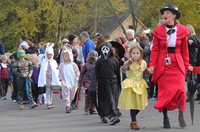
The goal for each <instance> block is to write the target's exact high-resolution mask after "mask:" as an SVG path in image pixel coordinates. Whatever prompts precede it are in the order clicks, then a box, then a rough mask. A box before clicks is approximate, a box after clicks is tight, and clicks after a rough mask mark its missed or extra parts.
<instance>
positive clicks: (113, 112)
mask: <svg viewBox="0 0 200 132" xmlns="http://www.w3.org/2000/svg"><path fill="white" fill-rule="evenodd" d="M100 54H101V57H100V58H99V59H98V60H97V62H96V65H95V72H96V76H97V80H98V112H99V116H100V118H101V121H102V123H107V119H106V117H108V118H109V120H110V125H115V124H116V123H119V122H120V119H119V118H118V109H117V104H118V98H119V92H120V66H119V62H118V60H117V59H116V58H115V57H114V56H113V52H112V45H111V43H109V42H106V43H104V44H103V45H102V46H101V48H100Z"/></svg>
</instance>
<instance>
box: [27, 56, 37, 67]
mask: <svg viewBox="0 0 200 132" xmlns="http://www.w3.org/2000/svg"><path fill="white" fill-rule="evenodd" d="M26 59H28V60H29V61H31V62H32V63H33V65H35V66H36V67H37V68H39V66H40V63H39V60H38V56H37V55H36V54H26Z"/></svg>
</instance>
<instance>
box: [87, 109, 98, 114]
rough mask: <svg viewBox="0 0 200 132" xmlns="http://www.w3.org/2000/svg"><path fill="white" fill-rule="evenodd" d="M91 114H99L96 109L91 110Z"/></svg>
mask: <svg viewBox="0 0 200 132" xmlns="http://www.w3.org/2000/svg"><path fill="white" fill-rule="evenodd" d="M89 114H97V111H96V110H95V109H90V113H89Z"/></svg>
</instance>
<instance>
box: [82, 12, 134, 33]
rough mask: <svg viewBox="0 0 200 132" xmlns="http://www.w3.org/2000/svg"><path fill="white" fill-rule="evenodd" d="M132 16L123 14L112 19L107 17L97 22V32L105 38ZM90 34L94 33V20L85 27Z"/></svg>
mask: <svg viewBox="0 0 200 132" xmlns="http://www.w3.org/2000/svg"><path fill="white" fill-rule="evenodd" d="M130 15H131V14H121V15H118V16H117V18H118V19H117V18H116V16H112V17H105V18H101V19H98V20H97V32H98V33H101V34H102V35H103V36H109V35H110V34H111V33H112V32H113V31H114V30H115V29H116V28H117V27H119V26H120V24H121V23H122V22H124V21H125V20H126V19H127V18H128V17H129V16H130ZM85 28H86V29H87V30H88V31H89V32H90V33H93V31H94V19H93V20H90V21H89V22H88V24H87V26H86V27H85Z"/></svg>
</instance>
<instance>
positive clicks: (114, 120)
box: [110, 117, 120, 125]
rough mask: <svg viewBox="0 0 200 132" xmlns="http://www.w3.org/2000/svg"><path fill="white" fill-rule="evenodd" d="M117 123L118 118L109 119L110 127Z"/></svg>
mask: <svg viewBox="0 0 200 132" xmlns="http://www.w3.org/2000/svg"><path fill="white" fill-rule="evenodd" d="M119 122H120V119H119V118H116V117H112V118H111V119H110V125H115V124H117V123H119Z"/></svg>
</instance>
